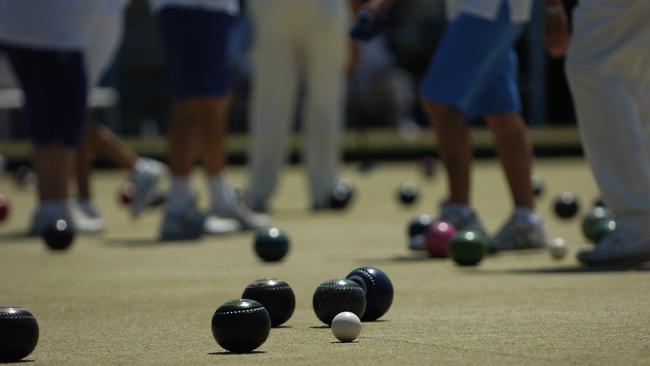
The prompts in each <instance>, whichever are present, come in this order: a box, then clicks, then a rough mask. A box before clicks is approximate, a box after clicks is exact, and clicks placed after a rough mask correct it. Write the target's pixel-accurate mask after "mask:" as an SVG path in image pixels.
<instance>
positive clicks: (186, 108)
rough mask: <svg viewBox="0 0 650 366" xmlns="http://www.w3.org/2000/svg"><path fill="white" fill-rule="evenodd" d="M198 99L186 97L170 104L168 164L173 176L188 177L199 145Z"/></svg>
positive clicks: (199, 111) (200, 123) (200, 124)
mask: <svg viewBox="0 0 650 366" xmlns="http://www.w3.org/2000/svg"><path fill="white" fill-rule="evenodd" d="M200 103H201V102H200V101H197V98H187V99H184V100H180V101H175V102H174V104H173V105H172V111H171V117H170V122H169V130H168V133H167V137H168V144H169V157H168V159H169V165H170V169H171V172H172V174H173V175H174V176H175V177H179V176H180V177H189V176H190V174H191V173H192V168H193V166H194V162H195V159H196V157H197V155H198V153H199V149H200V148H201V146H199V144H198V143H197V142H198V141H201V137H200V136H201V133H202V130H201V127H202V122H201V120H202V117H201V109H200V106H201V104H200Z"/></svg>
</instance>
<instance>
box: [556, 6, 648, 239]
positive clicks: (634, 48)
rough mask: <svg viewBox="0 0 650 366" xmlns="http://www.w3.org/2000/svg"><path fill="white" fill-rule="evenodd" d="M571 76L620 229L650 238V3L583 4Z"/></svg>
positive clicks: (589, 150) (593, 162)
mask: <svg viewBox="0 0 650 366" xmlns="http://www.w3.org/2000/svg"><path fill="white" fill-rule="evenodd" d="M566 69H567V74H568V78H569V82H570V86H571V91H572V93H573V97H574V100H575V105H576V111H577V115H578V123H579V127H580V133H581V137H582V143H583V146H584V149H585V153H586V155H587V160H588V161H589V164H590V166H591V168H592V171H593V174H594V176H595V178H596V181H597V182H598V186H599V188H600V190H601V193H602V195H603V199H604V201H605V203H606V204H607V206H608V207H610V208H611V209H612V210H613V212H614V213H615V214H616V215H617V231H618V232H619V233H620V234H621V235H623V237H624V238H625V239H626V240H630V241H639V240H641V241H647V240H648V239H649V238H650V1H648V0H583V1H582V2H581V4H580V5H579V6H578V7H577V8H576V10H575V13H574V35H573V39H572V41H571V48H570V50H569V54H568V58H567V64H566Z"/></svg>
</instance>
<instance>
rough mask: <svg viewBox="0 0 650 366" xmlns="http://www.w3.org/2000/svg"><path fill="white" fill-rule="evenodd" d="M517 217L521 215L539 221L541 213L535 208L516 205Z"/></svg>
mask: <svg viewBox="0 0 650 366" xmlns="http://www.w3.org/2000/svg"><path fill="white" fill-rule="evenodd" d="M515 217H521V218H523V219H526V220H528V221H538V220H539V215H538V214H537V212H535V211H534V210H533V209H531V208H528V207H516V208H515Z"/></svg>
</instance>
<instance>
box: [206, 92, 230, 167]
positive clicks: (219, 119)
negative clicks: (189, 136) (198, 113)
mask: <svg viewBox="0 0 650 366" xmlns="http://www.w3.org/2000/svg"><path fill="white" fill-rule="evenodd" d="M228 102H229V100H228V98H214V97H206V98H203V99H202V100H201V101H200V102H199V103H200V104H201V109H203V110H204V111H205V116H204V118H203V120H202V121H201V128H202V130H201V131H202V132H201V146H202V149H203V150H202V152H201V154H202V160H203V167H204V168H205V173H206V174H207V175H208V176H214V175H218V174H220V173H221V172H222V171H223V170H224V168H225V167H226V158H225V154H226V149H225V144H226V125H227V111H228V104H229V103H228Z"/></svg>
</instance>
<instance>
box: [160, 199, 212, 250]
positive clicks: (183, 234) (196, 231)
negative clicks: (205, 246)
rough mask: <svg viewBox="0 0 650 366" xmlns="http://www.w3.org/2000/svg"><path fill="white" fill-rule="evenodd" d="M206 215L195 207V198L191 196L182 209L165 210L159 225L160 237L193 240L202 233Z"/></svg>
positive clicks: (166, 239) (165, 239) (168, 239)
mask: <svg viewBox="0 0 650 366" xmlns="http://www.w3.org/2000/svg"><path fill="white" fill-rule="evenodd" d="M205 221H206V217H205V215H204V214H201V213H200V212H199V211H198V210H197V209H196V199H195V198H192V200H190V201H189V202H188V203H187V204H186V205H185V208H184V209H183V210H178V211H176V210H174V211H171V210H167V211H166V212H165V217H164V218H163V221H162V225H161V227H160V239H161V240H163V241H170V240H193V239H198V238H200V237H201V235H203V232H204V226H205Z"/></svg>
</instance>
